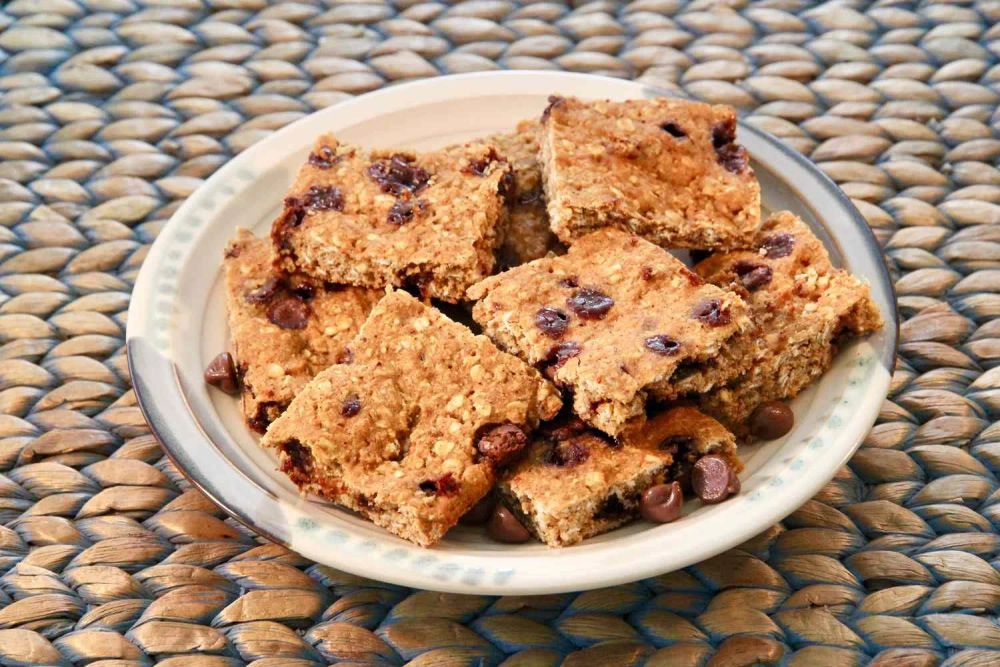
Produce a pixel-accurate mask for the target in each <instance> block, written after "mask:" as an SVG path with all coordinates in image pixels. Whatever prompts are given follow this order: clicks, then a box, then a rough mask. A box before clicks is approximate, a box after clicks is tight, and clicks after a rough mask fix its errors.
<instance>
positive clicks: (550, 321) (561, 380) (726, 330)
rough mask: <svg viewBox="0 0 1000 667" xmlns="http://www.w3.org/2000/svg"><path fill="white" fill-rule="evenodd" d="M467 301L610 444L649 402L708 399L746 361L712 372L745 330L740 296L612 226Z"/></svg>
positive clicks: (472, 293)
mask: <svg viewBox="0 0 1000 667" xmlns="http://www.w3.org/2000/svg"><path fill="white" fill-rule="evenodd" d="M469 297H470V298H472V299H477V300H479V302H478V303H477V304H476V305H475V307H474V308H473V312H472V316H473V318H474V319H475V320H476V321H477V322H479V323H480V324H481V325H482V327H483V330H484V332H485V333H486V334H487V335H488V336H490V337H491V338H492V339H493V340H494V341H495V342H496V343H497V344H498V345H500V347H502V348H503V349H506V350H509V351H511V352H513V353H515V354H517V355H518V356H520V357H521V358H522V359H524V360H525V361H527V362H529V363H531V364H535V365H537V366H539V367H541V368H543V369H544V370H545V373H546V374H547V375H548V376H549V377H551V378H552V379H553V380H554V381H555V382H556V384H557V385H560V386H563V387H567V388H569V389H570V390H572V392H573V407H574V409H575V410H576V413H577V414H578V415H580V417H582V418H583V419H584V421H586V422H588V423H589V424H591V425H592V426H594V427H596V428H598V429H600V430H602V431H604V432H605V433H608V434H611V435H617V434H618V433H619V432H620V431H621V430H622V429H623V428H624V427H625V424H626V422H627V421H628V420H629V419H632V418H641V417H642V415H643V413H644V406H645V402H646V398H647V396H649V395H651V396H653V397H656V398H662V399H669V398H672V397H674V396H675V395H677V394H681V393H686V392H688V391H706V390H708V389H709V388H711V387H712V386H714V385H715V384H718V383H721V382H724V381H728V380H729V379H731V378H732V377H734V376H735V375H736V374H737V373H739V372H741V370H742V366H741V364H743V363H744V362H743V360H742V359H740V358H734V359H732V360H731V361H732V363H731V364H729V365H727V364H724V363H718V360H719V359H721V358H724V357H726V353H725V350H726V348H727V345H728V343H729V341H730V340H731V339H732V338H733V337H734V336H735V335H736V334H737V333H739V332H740V331H742V330H745V329H747V328H749V326H750V322H749V318H748V316H747V314H746V312H747V306H746V304H745V303H743V301H742V299H740V298H739V296H737V295H736V294H735V293H733V292H729V291H726V290H722V289H719V288H718V287H715V286H714V285H709V284H706V283H705V282H704V281H703V280H702V279H701V278H699V277H698V276H697V275H695V274H694V273H692V272H691V271H689V270H688V269H687V267H685V266H684V265H683V264H682V263H681V262H680V261H678V260H677V259H675V258H674V257H673V256H671V255H670V254H669V253H668V252H666V251H665V250H663V249H662V248H659V247H657V246H655V245H653V244H651V243H649V242H647V241H644V240H642V239H640V238H639V237H637V236H633V235H631V234H627V233H625V232H622V231H619V230H615V229H605V230H601V231H598V232H594V233H593V234H590V235H588V236H585V237H583V238H582V239H580V240H579V241H577V242H576V243H575V244H574V245H573V246H572V247H570V249H569V252H568V253H567V254H566V255H563V256H561V257H550V258H545V259H539V260H535V261H534V262H530V263H528V264H524V265H522V266H519V267H516V268H514V269H511V270H509V271H506V272H505V273H501V274H499V275H497V276H493V277H490V278H487V279H486V280H484V281H482V282H481V283H478V284H477V285H474V286H473V287H472V288H471V289H470V290H469Z"/></svg>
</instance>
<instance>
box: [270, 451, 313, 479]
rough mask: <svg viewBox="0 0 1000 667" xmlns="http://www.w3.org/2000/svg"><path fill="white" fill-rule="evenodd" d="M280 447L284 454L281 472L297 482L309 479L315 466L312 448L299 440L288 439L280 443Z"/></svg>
mask: <svg viewBox="0 0 1000 667" xmlns="http://www.w3.org/2000/svg"><path fill="white" fill-rule="evenodd" d="M278 449H279V450H280V451H281V453H282V454H284V456H282V457H281V464H280V468H281V472H283V473H285V474H286V475H288V476H289V477H290V478H291V479H292V481H293V482H295V483H296V484H301V483H302V482H305V481H308V479H309V476H310V471H311V470H312V466H313V456H312V450H310V449H309V448H308V447H306V446H305V445H303V444H302V443H301V442H299V441H298V440H286V441H285V442H283V443H281V444H280V445H278Z"/></svg>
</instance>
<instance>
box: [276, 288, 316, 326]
mask: <svg viewBox="0 0 1000 667" xmlns="http://www.w3.org/2000/svg"><path fill="white" fill-rule="evenodd" d="M310 313H311V309H310V308H309V304H308V303H306V302H305V301H303V300H302V299H299V298H297V297H295V296H293V295H291V294H286V295H285V296H283V297H280V298H278V299H276V300H275V301H274V302H272V303H271V305H270V306H268V307H267V319H268V320H270V321H271V322H272V323H273V324H276V325H278V326H279V327H281V328H282V329H305V328H306V324H308V323H309V315H310Z"/></svg>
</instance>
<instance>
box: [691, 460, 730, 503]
mask: <svg viewBox="0 0 1000 667" xmlns="http://www.w3.org/2000/svg"><path fill="white" fill-rule="evenodd" d="M691 488H692V489H693V490H694V492H695V495H697V496H698V498H700V499H701V502H703V503H706V504H714V503H720V502H722V501H723V500H725V499H726V498H728V497H729V496H731V495H733V494H734V493H736V492H738V491H739V478H738V477H736V474H735V473H734V472H733V469H732V468H731V467H730V465H729V463H728V462H727V461H726V460H725V459H724V458H722V457H721V456H715V455H714V454H710V455H708V456H703V457H701V458H700V459H698V460H697V461H696V462H695V464H694V466H693V467H692V468H691Z"/></svg>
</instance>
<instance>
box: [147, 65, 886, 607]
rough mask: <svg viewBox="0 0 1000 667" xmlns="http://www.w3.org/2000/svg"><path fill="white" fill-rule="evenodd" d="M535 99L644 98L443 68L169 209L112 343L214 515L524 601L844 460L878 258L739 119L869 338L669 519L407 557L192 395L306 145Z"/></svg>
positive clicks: (447, 545)
mask: <svg viewBox="0 0 1000 667" xmlns="http://www.w3.org/2000/svg"><path fill="white" fill-rule="evenodd" d="M552 93H561V94H566V95H576V96H579V97H589V98H609V99H627V98H641V97H650V96H657V95H659V94H660V93H659V92H658V91H656V90H653V89H650V88H648V87H644V86H642V85H640V84H637V83H632V82H627V81H620V80H616V79H608V78H603V77H596V76H589V75H577V74H564V73H552V72H498V73H484V74H470V75H459V76H449V77H442V78H437V79H431V80H427V81H419V82H416V83H411V84H406V85H401V86H397V87H393V88H388V89H386V90H381V91H378V92H374V93H369V94H367V95H364V96H361V97H358V98H356V99H352V100H350V101H347V102H344V103H342V104H338V105H336V106H335V107H331V108H329V109H325V110H323V111H319V112H317V113H315V114H313V115H311V116H309V117H308V118H304V119H302V120H300V121H298V122H296V123H293V124H292V125H290V126H288V127H286V128H284V129H283V130H281V131H279V132H277V133H275V134H274V135H273V136H271V137H268V138H267V139H265V140H264V141H261V142H260V143H258V144H256V145H255V146H253V147H252V148H250V149H249V150H247V151H245V152H244V153H242V154H240V155H239V156H238V157H236V158H234V159H233V160H232V161H231V162H230V163H229V164H227V165H226V166H225V167H223V168H222V169H220V170H219V171H218V172H217V173H216V174H215V175H214V176H212V177H211V178H210V179H209V180H208V181H207V182H206V183H205V185H204V186H202V187H201V188H200V189H199V190H198V191H197V192H196V193H195V194H194V195H192V196H191V198H190V199H188V200H187V202H186V203H185V204H184V205H183V206H182V207H181V208H180V210H178V211H177V213H176V215H174V217H173V218H172V219H171V220H170V222H169V223H168V224H167V225H166V226H165V227H164V229H163V231H162V232H161V233H160V236H159V238H158V239H157V241H156V243H155V244H154V246H153V248H152V250H151V251H150V253H149V256H148V257H147V259H146V261H145V263H144V264H143V267H142V271H141V273H140V275H139V280H138V282H137V283H136V286H135V290H134V292H133V295H132V304H131V308H130V309H129V314H128V335H127V344H128V352H129V362H130V367H131V371H132V380H133V383H134V385H135V390H136V393H137V395H138V398H139V403H140V405H141V406H142V410H143V412H144V414H145V415H146V418H147V419H148V421H149V423H150V425H151V426H152V428H153V431H154V433H155V434H156V435H157V437H158V438H159V439H160V442H161V443H162V444H163V446H164V448H165V449H166V451H167V453H168V454H169V456H170V457H171V458H172V459H173V460H174V462H175V463H176V464H177V465H178V467H179V468H180V469H181V470H183V471H184V472H185V473H186V474H187V475H188V477H189V478H190V479H191V481H192V482H193V483H194V484H195V485H197V486H198V487H199V488H200V489H201V490H202V491H204V492H205V493H206V494H207V495H208V496H209V497H211V498H212V499H213V500H214V501H215V502H217V503H218V504H219V505H221V506H222V508H223V509H225V510H226V511H227V512H229V513H230V514H231V515H232V516H234V517H235V518H237V519H239V520H240V521H242V522H243V523H245V524H246V525H248V526H250V527H251V528H253V529H254V530H256V531H259V532H261V533H263V534H265V535H268V536H270V537H271V538H273V539H275V540H277V541H279V542H281V543H283V544H285V545H287V546H289V547H290V548H292V549H294V550H295V551H297V552H299V553H301V554H302V555H304V556H307V557H309V558H311V559H313V560H316V561H318V562H320V563H325V564H328V565H331V566H333V567H336V568H339V569H342V570H345V571H348V572H352V573H355V574H358V575H362V576H366V577H371V578H374V579H380V580H384V581H389V582H393V583H397V584H403V585H407V586H413V587H417V588H426V589H434V590H443V591H453V592H460V593H491V594H539V593H554V592H562V591H570V590H581V589H587V588H595V587H599V586H608V585H613V584H618V583H622V582H625V581H633V580H636V579H640V578H643V577H648V576H652V575H656V574H660V573H663V572H667V571H670V570H673V569H677V568H680V567H683V566H686V565H690V564H692V563H695V562H697V561H699V560H702V559H705V558H708V557H710V556H713V555H715V554H718V553H720V552H721V551H723V550H725V549H728V548H730V547H733V546H735V545H737V544H739V543H741V542H743V541H745V540H747V539H748V538H750V537H752V536H754V535H756V534H757V533H759V532H760V531H762V530H764V529H766V528H768V527H769V526H770V525H772V524H773V523H775V522H777V521H779V520H781V519H782V518H783V517H785V516H786V515H788V514H789V513H791V512H792V511H794V510H795V509H796V508H797V507H799V506H800V505H801V504H802V503H803V502H804V501H806V500H807V499H808V498H809V497H811V496H812V495H813V494H815V493H816V491H817V490H819V488H820V487H821V486H822V485H823V484H824V483H826V482H827V481H828V480H829V479H830V478H831V477H832V476H833V474H834V473H835V471H836V470H837V468H838V467H839V466H840V465H842V464H843V463H845V462H846V461H847V459H848V458H849V457H850V455H851V454H852V452H853V451H854V449H855V448H856V447H857V445H858V443H860V442H861V440H862V438H863V437H864V435H865V434H866V433H867V432H868V430H869V429H870V428H871V426H872V424H873V423H874V421H875V417H876V415H877V413H878V410H879V407H880V406H881V404H882V400H883V398H884V397H885V395H886V392H887V390H888V386H889V378H890V370H891V368H892V363H893V359H894V356H895V344H896V331H897V325H896V322H895V321H894V312H895V311H894V304H895V300H894V296H893V292H892V286H891V283H890V280H889V277H888V275H887V274H886V271H885V267H884V264H883V262H882V255H881V252H880V251H879V248H878V246H877V245H876V243H875V240H874V237H873V236H872V235H871V232H870V231H869V229H868V227H867V226H866V224H865V222H864V220H863V219H862V218H861V217H860V215H859V214H858V212H857V211H856V210H855V209H854V208H853V207H852V206H851V204H850V202H849V201H848V199H847V198H846V197H845V196H844V195H843V193H841V192H840V190H838V189H837V188H836V186H834V185H833V183H832V182H831V181H830V180H829V179H827V178H826V177H825V176H824V175H823V174H822V173H821V172H820V171H819V170H818V169H816V168H815V167H814V166H812V165H811V164H810V163H809V162H808V161H807V160H806V159H804V158H803V157H801V156H800V155H798V154H797V153H795V152H793V151H792V150H791V149H789V148H787V147H785V146H783V145H782V144H781V143H779V142H778V141H777V140H775V139H774V138H772V137H770V136H767V135H765V134H763V133H761V132H759V131H757V130H754V129H752V128H750V127H747V126H741V127H740V141H741V142H742V143H743V144H744V145H745V146H746V147H747V149H748V150H749V152H750V155H751V156H752V158H753V167H754V170H755V171H756V173H757V176H758V178H759V179H760V182H761V186H762V191H763V201H764V205H765V208H766V209H769V210H779V209H790V210H792V211H794V212H795V213H797V214H799V215H800V216H802V217H803V218H804V219H805V220H807V221H808V222H809V223H810V224H811V225H812V226H813V227H814V228H815V229H816V231H817V232H818V233H819V234H820V236H821V237H822V238H823V239H824V240H825V241H826V242H827V246H828V247H829V249H830V251H831V255H832V256H833V258H834V261H836V262H838V263H839V264H841V265H844V266H846V267H848V268H849V269H850V270H851V271H852V272H853V273H854V274H856V275H858V276H860V277H862V278H864V279H867V280H868V281H869V282H870V283H871V286H872V294H873V297H874V299H875V301H876V302H877V303H878V305H879V307H880V308H881V310H882V313H883V314H884V315H885V316H886V320H887V323H886V327H885V329H884V330H883V331H882V332H881V333H880V334H878V335H877V336H874V337H872V338H870V339H868V340H865V341H862V342H858V343H855V344H853V345H851V346H849V347H847V348H846V349H844V350H843V351H842V352H841V354H840V355H839V356H838V358H837V360H836V363H835V364H834V367H833V368H832V369H831V370H830V371H829V372H828V373H827V374H826V375H825V376H824V377H823V378H822V379H821V380H820V382H818V383H817V384H816V385H815V386H814V387H812V388H811V389H810V390H809V391H807V392H805V393H804V394H803V395H801V396H800V397H799V398H797V399H796V400H795V402H794V405H793V408H794V410H795V415H796V427H795V429H794V430H793V431H792V432H791V433H790V434H789V435H788V436H787V437H785V438H783V439H781V440H778V441H773V442H769V443H766V444H764V445H763V446H758V447H755V448H750V449H747V450H746V451H744V452H743V457H744V460H745V461H746V464H747V468H746V471H745V473H744V474H743V475H742V482H743V493H742V494H741V495H739V496H737V497H735V498H733V499H731V500H729V501H727V502H725V503H722V504H719V505H715V506H699V505H698V504H697V503H694V502H689V503H688V504H687V506H686V509H685V511H686V516H685V517H683V519H681V520H678V521H676V522H675V523H671V524H666V525H656V526H654V525H652V524H649V523H645V522H641V521H640V522H636V523H633V524H632V525H630V526H627V527H624V528H621V529H619V530H616V531H613V532H611V533H608V534H606V535H602V536H600V537H597V538H593V539H590V540H586V541H585V542H584V543H582V544H580V545H577V546H574V547H569V548H565V549H549V548H547V547H545V546H543V545H541V544H537V543H531V544H525V545H518V546H508V545H500V544H496V543H494V542H491V541H489V540H487V539H486V538H485V536H484V535H483V534H482V532H481V531H480V530H476V529H470V528H463V527H458V528H456V529H455V530H453V531H451V532H450V533H449V534H448V536H447V538H446V539H445V540H444V541H443V543H442V544H440V545H438V546H437V547H435V548H433V549H421V548H420V547H417V546H414V545H412V544H410V543H408V542H405V541H403V540H401V539H398V538H396V537H393V536H392V535H389V534H388V533H386V532H384V531H383V530H381V529H379V528H377V527H375V526H374V525H372V524H370V523H368V522H367V521H364V520H363V519H361V518H359V517H358V516H356V515H354V514H351V513H350V512H347V511H345V510H342V509H339V508H337V507H335V506H332V505H330V504H327V503H323V502H317V501H313V500H307V499H303V498H301V497H300V496H299V494H298V492H297V491H296V489H295V488H294V487H293V486H292V484H291V483H290V482H289V481H288V480H287V479H286V478H285V477H284V476H283V475H282V474H281V473H280V472H277V471H276V470H275V458H274V456H273V455H272V454H271V453H270V452H264V451H262V450H261V449H260V448H259V447H258V446H257V438H256V437H255V436H254V435H253V434H252V433H251V432H250V431H249V430H248V429H247V428H246V427H245V426H244V424H243V420H242V418H241V415H240V412H239V407H238V403H237V400H236V399H233V398H231V397H229V396H225V395H223V394H221V393H220V392H218V391H214V390H211V391H210V390H209V389H208V388H207V387H206V386H205V384H204V382H203V381H202V369H203V368H204V367H205V366H206V365H207V363H208V361H209V360H211V358H212V357H213V356H215V355H216V354H217V353H218V352H220V351H222V350H224V349H226V346H227V327H226V321H225V307H224V302H223V290H222V273H221V270H220V262H221V258H222V251H223V248H224V246H225V243H226V241H227V240H228V239H229V238H230V237H231V236H232V235H233V230H234V229H235V228H236V227H237V226H244V227H250V228H252V229H254V230H255V231H257V232H258V233H265V232H266V230H267V229H268V228H269V225H270V223H271V220H272V219H273V218H274V217H275V216H276V214H277V213H278V209H279V206H280V204H281V201H282V197H283V195H284V193H285V190H286V188H287V187H288V186H289V184H290V183H291V182H292V179H293V176H294V174H295V172H296V170H297V169H298V167H299V165H300V164H302V162H303V161H304V160H305V158H306V155H307V153H308V150H309V147H310V146H311V144H312V142H313V140H314V139H315V137H316V136H317V135H319V134H321V133H323V132H334V133H336V134H337V136H338V137H340V138H341V139H343V140H346V141H349V142H352V143H358V144H362V145H366V146H373V147H398V146H409V147H412V148H416V149H428V148H435V147H438V146H443V145H446V144H450V143H453V142H456V141H462V140H466V139H470V138H472V137H476V136H481V135H484V134H489V133H493V132H497V131H503V130H508V129H510V128H513V126H514V125H515V123H516V122H517V121H518V120H520V119H522V118H528V117H531V116H537V115H538V114H539V113H540V112H541V111H542V109H543V108H544V107H545V104H546V100H547V98H548V96H549V95H550V94H552Z"/></svg>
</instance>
